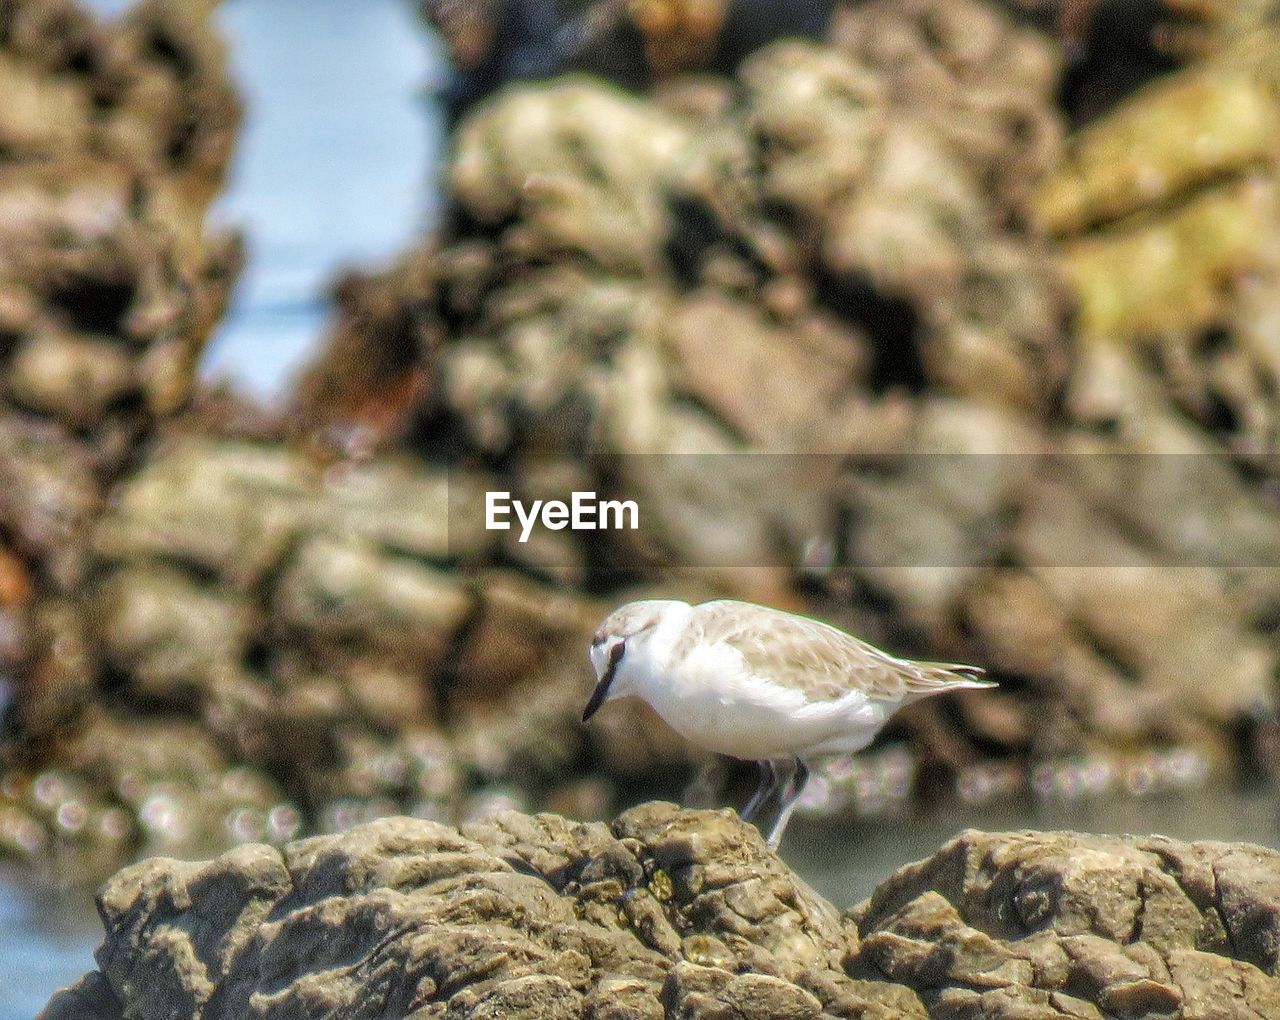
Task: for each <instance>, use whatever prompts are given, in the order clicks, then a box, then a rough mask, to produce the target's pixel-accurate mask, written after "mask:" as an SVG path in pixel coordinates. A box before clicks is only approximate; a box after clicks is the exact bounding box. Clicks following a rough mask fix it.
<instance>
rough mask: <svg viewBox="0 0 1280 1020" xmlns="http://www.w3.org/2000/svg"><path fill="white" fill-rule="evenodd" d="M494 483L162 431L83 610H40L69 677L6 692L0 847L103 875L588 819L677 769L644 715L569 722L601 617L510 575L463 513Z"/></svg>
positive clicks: (98, 546)
mask: <svg viewBox="0 0 1280 1020" xmlns="http://www.w3.org/2000/svg"><path fill="white" fill-rule="evenodd" d="M484 481H485V480H484V478H483V477H482V476H481V475H479V474H476V473H472V474H467V473H465V472H461V471H457V472H453V473H452V474H450V473H449V472H447V471H445V470H444V469H443V468H439V469H434V470H430V469H424V468H423V466H422V465H421V464H419V463H415V462H413V461H409V460H405V459H399V460H396V459H391V458H385V459H382V460H379V461H377V462H372V463H368V464H363V465H335V466H331V467H329V468H326V467H325V466H324V465H321V464H318V463H315V462H313V461H311V460H309V459H308V458H307V457H306V456H305V455H303V454H301V453H298V452H294V451H290V450H288V449H286V448H283V447H282V446H280V445H279V444H278V443H253V442H249V441H233V440H222V441H211V440H210V439H208V438H205V437H201V436H200V435H185V436H183V435H176V434H175V435H173V436H171V437H170V438H169V439H168V440H167V441H166V442H164V443H161V444H159V445H158V447H157V448H156V450H155V451H154V453H153V455H152V456H151V457H150V458H149V459H148V460H147V461H146V462H145V463H144V464H143V465H142V466H141V467H140V469H139V470H137V471H136V472H135V473H134V474H133V475H132V476H131V477H130V478H129V479H128V480H127V481H126V482H124V483H122V484H121V485H120V486H119V487H118V489H117V491H116V493H115V497H114V500H113V506H112V508H111V509H110V510H109V511H108V512H106V513H104V514H103V515H102V516H101V517H100V518H99V519H98V520H97V521H96V522H95V524H94V527H93V528H92V531H91V536H90V540H89V544H88V545H89V552H88V556H89V559H90V562H91V564H92V578H93V580H92V582H91V583H89V584H88V585H87V586H86V588H85V590H84V591H83V592H82V593H81V595H80V598H79V600H78V602H77V604H76V606H75V608H74V610H73V609H71V608H70V607H67V608H65V609H64V611H63V613H62V614H61V615H59V614H57V613H55V612H53V610H52V609H48V610H46V616H45V618H44V620H43V622H44V623H45V625H46V626H47V627H48V628H49V634H48V641H49V644H50V645H51V646H53V647H56V648H59V649H60V650H61V654H62V655H63V656H64V657H65V658H66V659H67V660H68V661H69V664H70V665H74V666H75V669H74V670H72V669H70V668H69V669H68V670H67V672H66V674H48V675H38V676H33V677H30V678H29V679H28V684H29V686H28V687H27V688H26V689H24V691H23V697H22V698H21V699H19V700H18V701H16V702H15V705H14V708H13V711H12V713H11V724H14V725H15V727H16V732H15V733H14V734H13V735H11V736H10V738H9V740H8V742H7V744H6V753H7V756H8V768H7V769H6V770H5V771H4V773H3V777H2V778H0V847H2V848H3V849H4V850H6V851H8V852H9V853H13V854H17V855H19V856H21V857H23V858H24V859H27V860H29V861H32V862H36V863H39V864H40V865H41V866H43V867H46V868H49V869H50V871H51V872H52V873H54V874H58V873H61V874H65V875H71V874H75V873H76V872H87V873H88V874H90V875H92V874H95V873H97V874H101V875H105V874H106V873H109V872H110V871H111V870H114V868H115V867H116V866H118V862H119V859H120V858H121V857H122V856H132V855H136V854H139V853H162V852H164V853H174V854H180V855H184V856H190V855H193V854H195V855H199V854H207V853H210V852H217V850H218V849H220V848H221V847H223V846H225V845H227V844H229V843H234V842H241V841H243V840H245V839H269V840H273V841H284V840H286V839H289V838H291V837H293V836H295V835H298V834H299V833H301V832H309V831H316V830H321V831H330V830H335V829H341V828H345V827H347V826H350V825H351V824H353V823H355V822H358V821H363V820H367V819H369V818H372V817H377V816H379V815H385V814H394V813H397V812H412V813H414V814H416V815H420V816H424V817H432V818H441V819H456V818H464V817H467V816H468V815H470V814H473V813H475V812H478V811H483V810H485V809H486V807H487V806H489V805H490V804H491V801H492V799H493V797H495V796H497V797H498V798H499V800H498V803H502V802H503V801H508V802H514V803H517V804H525V803H549V804H558V805H559V806H560V807H561V809H562V810H569V811H573V812H575V813H578V814H585V815H597V814H599V813H601V812H602V811H604V810H607V806H608V803H609V800H610V799H611V797H612V795H613V786H612V785H610V784H612V783H617V782H627V781H638V780H640V779H642V778H643V779H646V780H652V779H653V778H654V777H655V776H656V775H657V774H658V773H659V772H660V770H661V769H663V768H664V767H666V768H669V767H671V766H672V765H673V764H674V763H676V762H682V761H685V755H684V752H683V749H682V748H681V746H680V745H679V744H678V743H677V742H676V741H675V740H674V739H673V738H672V737H671V736H670V735H669V733H668V731H666V730H665V728H662V727H660V726H659V724H657V723H656V722H655V721H654V720H653V719H652V717H650V716H648V715H646V714H641V712H640V710H639V708H638V707H633V708H632V709H630V710H624V711H621V712H618V713H613V714H612V716H611V719H610V720H609V721H607V722H606V723H605V724H604V725H603V726H595V727H591V728H590V729H587V728H584V727H582V726H581V723H580V716H581V711H582V705H583V704H584V702H585V699H586V697H587V695H588V694H589V692H590V681H591V677H590V669H589V667H588V666H587V664H586V659H585V656H584V654H583V649H584V648H585V647H586V645H587V643H588V641H589V638H590V634H591V632H592V630H593V629H594V628H595V626H596V625H597V624H598V623H599V620H600V618H601V617H602V616H603V614H604V613H605V612H606V607H605V605H604V604H603V603H601V602H597V601H594V600H592V599H589V598H587V597H585V596H582V595H573V594H567V593H561V592H558V591H556V590H555V589H554V588H552V587H550V586H548V585H547V584H539V583H537V582H536V581H533V580H531V579H528V578H525V577H522V576H521V575H519V574H518V573H516V572H514V571H513V570H512V569H510V568H509V567H504V566H503V565H502V564H501V561H500V558H499V557H498V550H497V548H496V543H495V537H496V536H495V535H494V534H493V533H490V532H486V531H484V530H483V527H482V523H483V519H482V513H481V511H479V510H476V509H475V508H470V509H468V507H467V506H466V505H465V503H466V502H467V499H468V496H467V493H468V492H471V493H472V494H473V495H472V497H471V499H472V500H473V501H476V500H478V499H479V498H480V495H479V493H480V491H481V487H482V485H483V484H484ZM72 676H74V677H75V678H76V681H75V682H72V681H71V680H70V679H69V677H72ZM566 775H568V776H569V778H568V780H567V781H566V779H565V776H566ZM580 776H585V777H586V779H587V781H586V782H585V784H584V783H582V782H581V781H580V778H579V777H580ZM513 798H514V800H512V799H513Z"/></svg>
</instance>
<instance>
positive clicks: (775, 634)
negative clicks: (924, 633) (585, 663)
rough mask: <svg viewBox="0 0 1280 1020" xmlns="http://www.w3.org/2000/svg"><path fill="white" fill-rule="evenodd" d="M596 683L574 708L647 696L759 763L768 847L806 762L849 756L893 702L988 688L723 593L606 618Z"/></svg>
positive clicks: (801, 782)
mask: <svg viewBox="0 0 1280 1020" xmlns="http://www.w3.org/2000/svg"><path fill="white" fill-rule="evenodd" d="M591 663H592V665H593V666H595V670H596V678H597V683H596V687H595V691H594V692H593V693H592V695H591V700H590V701H589V702H587V707H586V709H585V710H584V711H583V713H582V719H583V722H585V721H586V720H588V719H590V718H591V717H592V716H593V715H594V714H595V713H596V710H597V709H599V707H600V706H601V705H603V704H604V703H605V702H606V701H609V700H611V699H613V698H619V697H625V696H627V695H633V696H636V697H640V698H643V699H644V700H645V701H647V702H648V703H649V704H650V705H651V706H652V707H653V708H654V710H655V711H656V712H657V713H658V715H660V716H661V717H662V718H663V719H664V720H665V721H666V723H667V725H669V726H670V727H671V728H672V729H674V730H675V731H676V732H677V733H679V734H680V735H681V736H682V737H684V738H685V740H687V741H689V743H691V744H693V745H695V746H697V747H701V748H704V749H706V750H708V751H716V752H718V753H720V754H725V755H729V756H730V757H732V758H739V759H742V760H744V761H755V762H757V763H758V764H759V766H760V786H759V788H758V789H757V790H756V792H755V794H754V795H753V796H752V797H751V800H750V801H748V802H747V805H746V807H744V808H743V809H742V817H743V818H744V819H746V820H748V821H750V820H751V819H752V818H754V816H755V814H756V812H758V811H759V810H760V808H761V807H762V806H763V805H764V804H765V803H766V802H767V801H768V799H769V798H770V797H771V796H772V795H773V794H774V793H780V802H779V803H780V809H779V813H778V818H777V821H776V822H775V823H774V825H773V828H772V830H771V831H770V832H769V845H770V846H772V847H776V846H777V845H778V843H779V842H781V840H782V833H783V831H784V830H785V829H786V827H787V822H788V820H789V819H790V818H791V812H792V810H793V809H794V808H795V805H796V801H797V800H799V799H800V795H801V794H802V793H803V792H804V786H805V783H806V782H807V781H808V778H809V769H808V766H807V764H806V762H807V761H808V760H809V759H811V758H821V757H826V756H830V755H838V754H851V753H853V752H855V751H860V750H862V749H863V748H864V747H866V746H867V745H868V744H869V743H871V740H872V738H874V737H875V735H876V733H878V732H879V730H880V728H881V727H882V726H884V724H885V723H886V722H887V721H888V719H889V717H890V716H891V715H893V713H894V712H896V711H897V710H898V709H899V708H900V707H901V706H903V705H906V704H909V703H911V702H913V701H918V700H920V699H921V698H926V697H929V696H930V695H932V694H942V693H943V692H945V691H953V690H957V689H961V688H967V687H994V686H995V684H994V682H993V681H990V680H984V679H983V678H982V672H983V671H982V670H981V669H980V668H979V667H977V666H961V665H950V664H944V663H937V662H911V661H909V660H907V659H898V658H895V657H894V656H892V655H889V654H888V653H887V652H882V651H880V650H879V649H878V648H875V647H873V646H872V645H869V644H867V643H866V642H865V641H860V640H858V639H857V638H856V637H853V636H852V635H849V634H846V633H845V632H844V631H841V630H837V629H836V628H835V627H832V626H829V625H828V624H825V623H820V622H819V621H817V620H811V619H808V618H807V617H803V616H796V615H794V614H792V613H784V612H782V611H781V610H779V609H769V608H767V607H765V606H757V605H752V604H751V603H749V602H733V601H730V600H727V599H722V600H719V601H716V602H703V603H702V604H701V605H697V606H691V605H689V604H688V603H687V602H676V601H671V600H666V599H651V600H646V601H642V602H631V603H629V604H627V605H625V606H623V607H621V608H620V609H617V610H615V611H614V612H612V613H610V614H609V616H608V617H607V618H606V619H605V621H604V623H602V624H601V625H600V629H599V630H597V631H596V633H595V637H594V638H593V639H592V641H591Z"/></svg>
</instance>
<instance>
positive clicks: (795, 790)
mask: <svg viewBox="0 0 1280 1020" xmlns="http://www.w3.org/2000/svg"><path fill="white" fill-rule="evenodd" d="M795 762H796V767H795V771H794V772H792V773H791V777H790V778H789V779H788V780H787V785H786V788H785V789H784V790H783V791H782V807H781V809H780V810H779V811H778V820H777V821H776V822H774V823H773V829H772V830H770V832H769V840H768V842H769V848H770V849H772V850H777V849H778V844H779V843H781V842H782V834H783V832H785V831H786V828H787V822H789V821H790V820H791V812H792V811H794V810H795V809H796V802H797V801H799V800H800V797H801V795H802V794H803V793H804V788H805V784H807V783H808V782H809V767H808V766H807V765H805V763H804V761H803V760H802V759H801V758H799V757H797V758H796V759H795Z"/></svg>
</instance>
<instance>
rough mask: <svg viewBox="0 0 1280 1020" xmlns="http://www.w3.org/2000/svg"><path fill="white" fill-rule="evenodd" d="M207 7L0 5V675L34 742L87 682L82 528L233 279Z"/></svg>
mask: <svg viewBox="0 0 1280 1020" xmlns="http://www.w3.org/2000/svg"><path fill="white" fill-rule="evenodd" d="M209 8H210V5H209V4H207V3H201V2H191V3H168V2H155V3H150V2H145V3H141V4H138V5H136V6H135V7H134V8H132V9H131V10H130V11H129V12H128V13H127V14H125V15H123V16H121V17H120V18H119V19H118V20H115V21H112V22H102V21H99V20H98V19H96V18H95V17H93V16H92V15H90V14H89V13H87V12H86V11H84V10H82V9H81V8H80V7H79V6H77V5H76V4H74V3H71V2H66V0H17V2H13V3H6V4H4V5H3V6H0V88H2V89H3V91H4V94H5V96H6V101H5V103H4V109H3V111H0V674H4V675H6V676H7V675H10V674H11V675H12V676H13V678H14V682H13V687H14V691H13V695H12V696H13V698H14V699H16V700H17V701H19V702H21V703H22V707H21V709H20V711H21V713H22V714H23V716H24V719H23V720H22V722H21V724H20V725H22V726H23V727H24V728H25V727H27V726H30V727H33V728H34V730H36V731H38V732H45V731H47V730H49V729H50V728H53V727H56V726H58V725H59V724H60V723H61V722H63V721H65V718H66V716H67V709H68V708H70V709H71V710H72V711H71V714H72V715H74V706H75V705H76V704H78V703H79V702H81V701H82V700H83V699H84V697H85V696H86V695H87V692H88V691H89V690H90V689H91V686H92V672H91V670H89V669H88V668H87V666H86V662H87V658H88V649H87V643H86V642H87V640H88V638H87V635H86V634H85V633H84V621H83V620H82V619H81V617H80V613H81V606H80V605H79V603H78V602H77V598H78V596H79V595H80V593H81V592H82V590H83V588H84V586H85V585H86V584H87V583H88V578H89V574H90V571H91V557H90V556H89V554H88V551H87V545H86V543H87V538H88V530H89V528H90V527H91V524H92V521H93V520H94V518H95V517H96V516H97V515H98V514H99V513H100V512H101V510H102V507H103V505H104V501H105V499H106V496H107V493H108V491H109V488H110V486H111V484H112V483H113V482H114V481H115V480H117V479H118V478H119V477H120V476H121V475H122V474H123V473H124V472H125V471H126V470H127V469H128V468H129V467H131V466H132V465H133V463H134V462H135V460H136V458H137V457H138V456H139V454H140V452H141V451H142V450H143V449H144V448H145V446H146V444H147V442H148V441H149V438H150V437H151V436H152V435H153V434H154V431H155V430H156V428H157V427H158V426H159V425H160V424H161V423H162V422H164V421H165V420H168V419H170V418H172V417H173V416H174V415H175V414H177V413H179V412H181V411H182V410H183V409H184V408H185V407H186V406H187V405H188V404H189V402H190V400H191V397H192V390H193V388H194V373H195V365H196V361H197V359H198V357H199V354H200V351H201V349H202V347H203V345H204V342H205V340H206V338H207V337H208V335H209V331H210V330H211V328H212V327H213V325H214V323H215V322H216V321H217V319H218V317H219V316H220V315H221V313H222V309H223V306H224V305H225V302H226V300H227V297H228V294H229V291H230V287H231V284H232V282H233V280H234V278H235V276H236V273H237V272H238V268H239V263H240V248H239V241H238V239H237V238H236V237H235V236H233V235H230V234H222V233H214V232H206V230H205V226H204V216H205V210H206V208H207V206H208V204H209V202H210V201H211V200H212V198H213V197H214V195H215V194H216V192H217V191H218V189H219V188H220V186H221V181H222V177H223V174H224V172H225V170H226V166H227V163H228V160H229V158H230V155H231V149H232V144H233V141H234V137H235V133H236V128H237V125H238V122H239V103H238V100H237V98H236V95H235V92H234V90H233V89H232V87H231V85H230V83H229V81H228V79H227V77H226V74H225V68H224V57H223V53H222V49H221V45H220V42H219V41H218V39H217V37H216V36H215V35H214V33H213V31H212V29H211V27H210V25H209V23H208V14H209ZM51 690H52V691H56V692H57V695H56V696H55V697H47V696H46V694H47V692H49V691H51ZM64 694H65V695H67V700H68V701H69V704H64V702H63V700H62V696H63V695H64Z"/></svg>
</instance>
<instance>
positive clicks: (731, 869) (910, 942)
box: [41, 802, 1280, 1020]
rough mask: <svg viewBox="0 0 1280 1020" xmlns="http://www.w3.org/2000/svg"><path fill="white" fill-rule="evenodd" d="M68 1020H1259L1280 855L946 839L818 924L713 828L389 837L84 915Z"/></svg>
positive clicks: (150, 864)
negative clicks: (90, 933) (83, 959)
mask: <svg viewBox="0 0 1280 1020" xmlns="http://www.w3.org/2000/svg"><path fill="white" fill-rule="evenodd" d="M99 911H100V913H101V915H102V919H103V924H104V927H105V929H106V938H105V941H104V942H103V944H102V946H101V948H100V949H99V950H98V953H97V962H98V966H99V970H97V971H95V972H93V973H91V974H89V975H88V976H86V977H85V978H84V979H83V980H82V981H81V982H80V983H79V984H77V985H76V986H74V987H73V988H71V989H68V990H66V991H64V992H61V993H59V994H58V995H56V996H55V997H54V999H53V1000H52V1001H51V1002H50V1003H49V1005H48V1006H47V1007H46V1009H45V1011H44V1013H43V1014H42V1017H41V1020H63V1018H70V1017H76V1018H84V1017H92V1018H95V1020H114V1018H123V1017H126V1016H128V1017H132V1018H139V1020H149V1018H153V1017H154V1018H160V1017H165V1018H173V1020H184V1018H193V1020H194V1018H201V1020H217V1018H223V1017H227V1018H231V1017H236V1018H241V1017H264V1018H265V1017H321V1016H326V1017H330V1016H342V1017H370V1018H373V1017H414V1018H419V1020H425V1018H428V1017H433V1018H434V1017H442V1018H444V1017H447V1018H463V1017H474V1018H481V1017H504V1018H521V1017H527V1018H530V1020H534V1018H538V1020H544V1018H584V1020H586V1018H592V1020H603V1018H611V1020H631V1018H653V1020H658V1018H672V1020H674V1018H688V1020H713V1018H714V1020H721V1018H724V1020H730V1018H732V1020H755V1018H761V1020H763V1018H766V1017H767V1018H779V1017H786V1018H794V1020H800V1018H808V1020H821V1018H836V1017H841V1018H855V1017H856V1018H868V1020H870V1018H883V1020H888V1018H890V1017H916V1018H921V1020H923V1018H925V1017H934V1018H957V1020H959V1018H978V1017H984V1018H1007V1020H1014V1018H1055V1017H1073V1018H1097V1020H1103V1018H1104V1017H1130V1018H1139V1017H1153V1018H1154V1017H1169V1018H1192V1017H1203V1018H1209V1017H1267V1016H1275V1015H1277V1011H1278V1010H1280V981H1277V979H1276V976H1275V970H1276V962H1277V932H1278V931H1280V853H1277V852H1275V851H1271V850H1265V849H1262V848H1260V847H1253V846H1247V845H1243V844H1229V843H1180V842H1177V841H1174V840H1169V839H1165V838H1163V837H1158V836H1152V837H1131V836H1127V837H1113V836H1090V835H1081V834H1077V833H1053V832H1051V833H1036V832H1022V833H1005V834H998V833H982V832H976V831H968V832H965V833H962V834H961V835H960V836H958V837H956V838H955V839H954V840H952V841H951V842H949V843H947V844H946V845H945V846H943V847H942V848H941V849H940V850H939V851H938V852H937V853H935V854H934V855H933V856H932V857H930V858H928V859H927V860H925V861H921V862H919V863H917V864H912V865H908V866H906V867H904V868H902V869H900V870H899V871H898V872H897V873H895V874H894V875H892V876H890V877H889V878H888V879H887V880H885V881H884V882H883V883H882V884H881V885H880V887H879V888H878V889H877V890H876V891H875V893H874V894H873V895H872V897H871V898H870V899H869V900H867V901H866V902H864V903H862V904H860V905H859V906H857V907H855V908H854V909H853V910H851V911H848V912H847V913H844V914H841V913H840V912H839V911H838V910H837V909H836V908H835V907H833V906H832V905H831V904H829V903H827V902H826V901H824V900H823V899H822V898H821V897H819V896H818V895H817V894H815V893H814V892H813V891H812V890H811V889H809V888H808V886H806V885H805V884H804V882H803V881H801V880H800V879H799V878H797V877H796V876H795V875H794V874H793V873H792V872H791V871H790V869H789V868H788V867H787V866H786V865H785V864H784V863H783V862H782V861H781V860H780V859H779V858H778V857H777V856H776V855H775V854H773V853H772V852H771V851H769V850H768V849H767V848H766V847H765V845H764V843H763V841H762V839H761V838H760V837H759V835H758V834H757V832H756V830H755V829H753V828H751V827H749V826H747V825H745V824H744V823H742V822H741V821H740V820H739V819H738V817H737V816H736V815H735V814H733V813H732V812H727V811H720V812H711V811H683V810H681V809H679V808H677V807H675V806H674V805H671V804H665V803H661V802H654V803H649V804H645V805H642V806H640V807H637V808H634V809H632V810H630V811H628V812H626V813H624V814H622V815H621V816H619V817H618V818H617V819H616V820H615V821H613V822H612V823H611V824H606V823H586V824H575V823H571V822H568V821H566V820H565V819H563V818H561V817H559V816H556V815H536V816H529V815H523V814H519V813H516V812H506V813H502V814H499V815H497V816H495V817H494V818H492V819H491V820H489V821H486V822H483V823H477V824H473V825H467V826H463V827H462V828H461V829H453V828H449V827H447V826H444V825H441V824H438V823H435V822H429V821H422V820H416V819H407V818H388V819H382V820H380V821H376V822H372V823H369V824H367V825H363V826H360V827H357V828H355V829H353V830H351V831H349V832H347V833H346V834H343V835H337V836H321V837H315V838H312V839H307V840H301V841H298V842H295V843H290V844H288V845H286V846H285V847H283V848H274V847H268V846H263V845H245V846H241V847H239V848H237V849H235V850H233V851H231V852H229V853H227V854H226V855H224V856H223V857H220V858H218V859H217V860H215V861H210V862H203V863H183V862H178V861H174V860H169V859H161V858H157V859H151V860H147V861H143V862H142V863H140V864H137V865H133V866H131V867H129V868H126V869H125V870H124V871H121V872H120V873H119V874H117V875H116V876H115V877H114V878H113V879H111V880H110V881H109V882H108V883H107V884H106V886H105V887H104V889H103V890H102V892H101V894H100V897H99Z"/></svg>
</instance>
